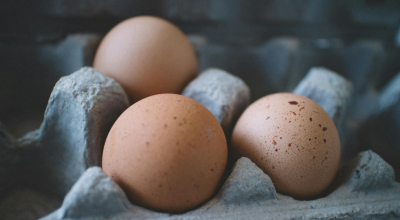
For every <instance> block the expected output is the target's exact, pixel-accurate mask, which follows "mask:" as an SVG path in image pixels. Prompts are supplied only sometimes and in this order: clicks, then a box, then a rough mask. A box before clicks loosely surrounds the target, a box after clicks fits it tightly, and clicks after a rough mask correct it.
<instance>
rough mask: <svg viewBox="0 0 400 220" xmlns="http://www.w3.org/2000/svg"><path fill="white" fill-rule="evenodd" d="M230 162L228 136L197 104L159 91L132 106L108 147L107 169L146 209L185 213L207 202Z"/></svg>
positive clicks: (115, 128) (114, 129)
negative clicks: (228, 161) (157, 93)
mask: <svg viewBox="0 0 400 220" xmlns="http://www.w3.org/2000/svg"><path fill="white" fill-rule="evenodd" d="M227 160H228V149H227V143H226V138H225V134H224V132H223V130H222V127H221V125H220V124H219V122H218V121H217V119H216V118H215V117H214V115H213V114H212V113H211V112H210V111H209V110H208V109H206V108H205V107H204V106H203V105H201V104H200V103H199V102H197V101H195V100H193V99H191V98H188V97H185V96H182V95H176V94H160V95H154V96H150V97H147V98H145V99H142V100H140V101H138V102H136V103H135V104H133V105H132V106H131V107H129V108H128V109H127V110H126V111H125V112H124V113H123V114H122V115H121V116H120V117H119V118H118V119H117V121H116V122H115V124H114V125H113V126H112V128H111V130H110V132H109V134H108V136H107V139H106V143H105V146H104V151H103V161H102V167H103V170H104V172H105V173H106V174H107V175H108V176H109V177H111V178H112V180H114V181H115V182H116V183H117V184H119V186H121V188H122V189H123V190H124V191H125V193H126V194H127V196H128V198H129V199H130V200H131V201H132V202H133V203H134V204H138V205H141V206H143V207H146V208H149V209H152V210H155V211H161V212H168V213H182V212H185V211H188V210H191V209H193V208H196V207H197V206H199V205H200V204H202V203H203V202H205V201H206V200H208V199H209V198H210V197H211V196H212V195H213V194H214V192H215V190H216V189H217V187H218V185H219V182H220V181H221V178H222V175H223V173H224V171H225V167H226V165H227Z"/></svg>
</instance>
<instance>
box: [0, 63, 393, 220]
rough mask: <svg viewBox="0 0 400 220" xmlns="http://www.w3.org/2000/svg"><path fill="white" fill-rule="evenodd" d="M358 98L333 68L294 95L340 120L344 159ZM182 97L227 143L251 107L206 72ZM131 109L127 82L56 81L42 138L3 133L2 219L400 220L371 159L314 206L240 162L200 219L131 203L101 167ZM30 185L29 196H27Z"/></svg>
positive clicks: (353, 163) (84, 73) (243, 92)
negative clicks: (200, 108) (208, 117)
mask: <svg viewBox="0 0 400 220" xmlns="http://www.w3.org/2000/svg"><path fill="white" fill-rule="evenodd" d="M393 84H395V85H398V82H397V81H393V82H392V83H391V84H389V85H388V86H387V88H386V90H384V91H385V92H384V93H383V94H382V99H380V100H381V102H383V103H385V105H382V106H384V108H383V109H384V110H385V111H388V110H387V109H397V108H398V106H399V100H400V99H399V98H397V99H396V98H388V97H393V96H394V97H400V95H399V93H398V92H396V91H398V87H397V86H393ZM352 90H353V86H352V83H350V82H349V81H348V80H346V79H345V78H343V77H342V76H339V75H338V74H336V73H335V72H332V71H330V70H327V69H325V68H312V69H311V70H310V71H309V73H308V74H307V75H306V77H304V79H303V80H302V81H301V82H300V83H299V84H298V85H297V87H296V88H295V89H294V93H296V94H299V95H304V96H307V97H309V98H311V99H313V100H314V101H316V102H317V103H318V104H320V105H321V106H322V107H323V108H324V109H325V110H326V111H327V112H328V114H329V115H330V116H331V117H332V118H333V119H334V122H335V123H336V125H337V127H338V129H339V133H341V134H344V136H342V137H343V139H342V142H345V144H343V143H342V153H346V152H353V151H356V150H354V149H352V150H349V149H348V148H351V144H346V143H348V142H346V141H345V140H347V139H351V138H352V137H348V135H349V134H353V133H351V132H343V131H347V130H348V129H349V128H347V124H346V123H345V122H346V118H347V117H349V114H350V113H349V112H350V111H349V110H348V108H349V106H350V105H351V104H352V103H351V101H352V98H353V94H354V93H353V91H352ZM388 94H391V95H388ZM396 94H397V96H396ZM183 95H186V96H188V97H191V98H193V99H195V100H197V101H199V102H200V103H202V104H203V105H204V106H206V107H207V108H208V109H209V110H210V111H211V112H212V113H213V114H214V116H216V118H217V119H218V121H219V122H220V123H221V125H222V127H223V128H224V131H225V133H226V134H227V137H229V136H230V132H231V130H232V128H233V125H234V122H235V120H236V119H237V117H238V116H239V115H240V114H241V113H242V112H243V111H244V109H245V108H246V107H247V105H248V104H249V103H250V90H249V88H248V87H247V85H246V84H245V83H244V82H243V81H242V80H241V79H240V78H238V77H236V76H233V75H231V74H229V73H227V72H225V71H223V70H220V69H208V70H206V71H204V72H202V73H201V74H200V75H199V76H198V77H197V78H196V79H194V80H193V81H192V82H191V83H190V84H189V85H188V86H187V87H186V89H185V90H184V91H183ZM388 99H390V100H389V101H385V100H388ZM128 106H129V102H128V98H127V95H126V94H125V92H124V91H123V89H122V88H121V86H120V85H119V84H118V83H116V82H115V81H114V80H112V79H110V78H108V77H106V76H104V75H102V74H101V73H100V72H98V71H96V70H94V69H92V68H89V67H85V68H82V69H80V70H79V71H77V72H75V73H73V74H71V75H69V76H65V77H62V78H61V79H60V80H59V81H58V82H57V84H56V85H55V87H54V90H53V92H52V94H51V97H50V99H49V102H48V106H47V109H46V112H45V117H44V121H43V123H42V125H41V127H40V128H39V129H38V130H35V131H32V132H30V133H28V134H27V135H25V136H24V137H22V138H20V139H18V140H16V139H14V138H13V137H12V136H11V135H10V134H8V133H7V131H6V130H5V128H4V127H3V126H1V127H0V176H1V177H2V178H1V179H0V195H2V196H1V198H4V199H1V200H0V217H1V219H18V218H26V219H28V218H30V219H35V218H39V217H42V216H44V217H42V219H46V220H52V219H374V218H382V219H398V218H400V184H399V183H397V182H395V180H394V178H395V176H394V170H393V168H392V167H391V166H390V165H389V164H388V163H386V162H385V161H384V160H383V159H382V158H381V157H380V156H379V155H377V154H376V153H374V152H373V151H371V150H368V151H363V152H361V153H359V154H357V155H356V156H354V157H352V158H351V159H349V160H342V166H341V169H340V170H339V172H338V174H337V176H336V178H335V180H334V182H333V183H332V184H331V186H330V187H329V189H328V190H327V191H326V192H325V194H324V195H321V197H320V198H318V199H315V200H309V201H299V200H295V199H293V198H291V197H289V196H285V195H281V194H279V193H277V192H276V190H275V187H274V185H273V183H272V181H271V179H270V178H269V177H268V175H266V174H264V173H263V172H262V171H261V170H260V169H259V168H258V167H257V166H256V165H255V164H254V163H252V162H251V160H249V159H247V158H241V159H239V160H238V161H237V162H236V163H235V164H234V165H233V167H232V169H231V170H230V171H229V176H228V177H227V179H226V180H224V183H223V185H222V187H221V188H220V189H219V190H218V191H217V192H216V194H215V195H214V196H213V197H212V198H210V200H209V201H207V202H206V203H204V204H202V205H201V206H200V207H198V208H196V209H194V210H192V211H189V212H187V213H183V214H174V215H172V214H168V213H158V212H153V211H151V210H147V209H145V208H142V207H139V206H136V205H134V204H131V203H130V202H129V200H128V199H127V197H126V195H125V194H124V192H123V191H122V190H121V188H120V187H119V186H118V185H117V184H115V183H114V182H113V181H112V180H111V179H110V178H109V177H107V176H106V175H105V174H104V173H103V171H102V170H101V168H100V166H101V155H102V147H103V144H104V141H105V138H106V136H107V133H108V131H109V129H110V128H111V126H112V124H113V122H114V121H115V120H116V119H117V117H118V116H119V115H120V114H121V113H122V112H123V111H124V110H125V109H126V108H127V107H128ZM376 114H377V115H378V118H379V114H378V113H376ZM371 123H373V122H371ZM346 129H347V130H346ZM342 158H343V156H342ZM27 183H28V184H27ZM26 185H29V186H30V187H29V188H27V187H25V188H24V187H22V186H26ZM21 188H22V189H21ZM3 195H4V196H3Z"/></svg>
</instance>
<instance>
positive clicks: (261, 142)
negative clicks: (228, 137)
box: [232, 93, 340, 199]
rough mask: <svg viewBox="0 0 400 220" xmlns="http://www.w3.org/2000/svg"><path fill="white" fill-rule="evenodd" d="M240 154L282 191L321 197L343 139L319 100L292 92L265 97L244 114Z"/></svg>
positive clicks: (235, 139) (237, 141) (237, 144)
mask: <svg viewBox="0 0 400 220" xmlns="http://www.w3.org/2000/svg"><path fill="white" fill-rule="evenodd" d="M232 150H233V154H234V155H235V157H236V158H237V157H241V156H244V157H248V158H250V159H251V160H252V161H253V162H254V163H255V164H257V165H258V166H259V167H260V168H261V169H262V170H263V171H264V172H265V173H266V174H268V175H269V176H270V178H271V179H272V182H273V183H274V186H275V188H276V189H277V191H278V192H280V193H282V194H286V195H289V196H292V197H294V198H297V199H308V198H313V197H315V196H318V194H320V193H321V192H323V191H324V190H325V189H326V188H327V187H328V186H329V184H330V183H331V182H332V180H333V178H334V177H335V175H336V172H337V169H338V166H339V161H340V140H339V135H338V132H337V129H336V126H335V124H334V122H333V121H332V119H331V118H330V117H329V115H328V114H327V113H326V112H325V111H324V110H323V109H322V108H321V107H320V106H319V105H318V104H317V103H315V102H314V101H312V100H311V99H308V98H306V97H303V96H298V95H294V94H290V93H277V94H273V95H269V96H265V97H263V98H261V99H259V100H258V101H256V102H254V103H253V104H252V105H250V106H249V107H248V108H247V109H246V110H245V112H244V113H243V115H242V116H241V117H240V118H239V120H238V122H237V124H236V126H235V128H234V131H233V135H232Z"/></svg>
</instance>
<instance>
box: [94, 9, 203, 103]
mask: <svg viewBox="0 0 400 220" xmlns="http://www.w3.org/2000/svg"><path fill="white" fill-rule="evenodd" d="M93 67H94V68H95V69H97V70H99V71H100V72H101V73H103V74H105V75H107V76H109V77H111V78H113V79H115V80H116V81H117V82H118V83H120V84H121V86H122V87H123V88H124V89H125V91H126V92H127V94H128V96H129V97H130V100H131V101H132V102H135V101H138V100H140V99H143V98H145V97H148V96H151V95H155V94H161V93H180V92H181V91H182V90H183V89H184V87H185V86H186V85H187V84H188V83H189V82H190V81H191V80H192V79H193V78H195V77H196V75H197V59H196V55H195V52H194V49H193V47H192V45H191V43H190V42H189V40H188V39H187V37H186V36H185V34H184V33H183V32H182V31H181V30H179V29H178V27H176V26H175V25H174V24H172V23H171V22H169V21H167V20H164V19H162V18H158V17H153V16H137V17H133V18H130V19H127V20H125V21H123V22H121V23H119V24H118V25H116V26H115V27H114V28H112V30H110V31H109V32H108V33H107V35H106V36H105V37H104V38H103V40H102V41H101V43H100V45H99V48H98V49H97V52H96V55H95V58H94V62H93Z"/></svg>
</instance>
